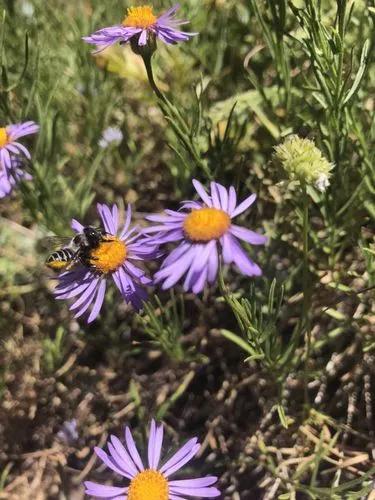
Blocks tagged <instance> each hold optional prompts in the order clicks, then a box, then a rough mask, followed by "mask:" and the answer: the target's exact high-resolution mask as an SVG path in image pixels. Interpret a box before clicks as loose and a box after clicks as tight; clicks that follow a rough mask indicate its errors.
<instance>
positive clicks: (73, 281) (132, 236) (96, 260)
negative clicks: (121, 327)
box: [54, 204, 155, 323]
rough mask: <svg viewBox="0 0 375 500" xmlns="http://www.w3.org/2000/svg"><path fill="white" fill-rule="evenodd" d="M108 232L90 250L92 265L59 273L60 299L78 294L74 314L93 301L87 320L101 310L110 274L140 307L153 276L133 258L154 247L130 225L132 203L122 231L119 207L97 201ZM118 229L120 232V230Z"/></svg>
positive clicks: (144, 257)
mask: <svg viewBox="0 0 375 500" xmlns="http://www.w3.org/2000/svg"><path fill="white" fill-rule="evenodd" d="M97 209H98V213H99V215H100V218H101V219H102V222H103V226H104V230H105V231H106V234H105V236H104V240H105V241H103V242H102V243H100V245H99V246H98V247H97V248H95V249H94V250H91V252H90V265H92V267H88V266H85V265H81V264H79V265H78V266H76V267H74V269H73V270H71V271H66V272H63V273H62V274H61V275H60V276H59V277H58V279H59V284H58V285H57V287H56V289H55V291H54V294H55V296H56V298H57V299H71V298H73V297H74V298H75V302H74V303H73V304H72V305H71V307H70V309H71V310H72V311H76V314H75V317H76V318H78V317H79V316H82V315H83V314H84V313H86V311H87V310H88V309H89V307H90V306H91V305H92V309H91V312H90V314H89V316H88V319H87V322H88V323H91V322H92V321H93V320H94V319H95V318H96V317H97V316H98V314H99V312H100V309H101V307H102V304H103V300H104V295H105V291H106V286H107V278H108V277H112V278H113V281H114V282H115V284H116V286H117V288H118V289H119V290H120V292H121V295H122V296H123V298H124V299H125V301H126V302H130V303H131V304H132V305H133V307H134V308H135V309H137V310H139V309H140V308H141V307H142V301H143V300H145V299H146V298H147V293H146V291H145V290H144V287H145V286H146V285H149V284H150V283H151V279H150V278H149V277H148V276H146V274H145V272H144V271H143V270H142V269H140V268H139V267H137V266H135V265H134V264H133V262H132V261H134V260H135V261H143V260H147V259H149V258H152V257H153V255H154V250H155V249H154V248H153V247H151V246H150V245H147V244H145V243H144V238H141V234H140V232H139V230H138V228H137V227H132V228H131V227H130V222H131V207H130V205H129V206H128V210H127V212H126V216H125V224H124V226H123V228H122V229H121V231H120V232H119V210H118V207H117V206H116V205H113V207H112V210H110V208H109V207H108V206H107V205H100V204H98V205H97ZM72 228H73V229H74V230H75V231H76V232H77V233H81V232H82V231H83V228H84V226H83V225H82V224H80V223H79V222H78V221H76V220H74V219H73V221H72ZM118 233H119V234H118Z"/></svg>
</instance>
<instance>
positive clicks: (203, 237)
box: [184, 208, 230, 241]
mask: <svg viewBox="0 0 375 500" xmlns="http://www.w3.org/2000/svg"><path fill="white" fill-rule="evenodd" d="M229 227H230V217H229V215H228V214H227V213H226V212H224V210H219V209H218V208H199V209H197V210H192V211H191V213H190V214H189V215H188V216H187V217H186V218H185V220H184V231H185V234H186V236H187V237H188V238H189V239H190V240H192V241H210V240H216V239H218V238H220V237H221V236H223V234H224V233H226V231H228V229H229Z"/></svg>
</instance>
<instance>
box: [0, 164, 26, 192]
mask: <svg viewBox="0 0 375 500" xmlns="http://www.w3.org/2000/svg"><path fill="white" fill-rule="evenodd" d="M31 179H32V176H31V175H30V174H29V173H27V172H25V170H24V169H23V163H22V161H21V160H20V159H19V158H13V159H12V167H11V168H1V166H0V198H4V197H5V196H9V195H10V193H11V192H12V190H13V188H14V187H15V186H16V185H17V184H18V183H19V182H20V181H30V180H31Z"/></svg>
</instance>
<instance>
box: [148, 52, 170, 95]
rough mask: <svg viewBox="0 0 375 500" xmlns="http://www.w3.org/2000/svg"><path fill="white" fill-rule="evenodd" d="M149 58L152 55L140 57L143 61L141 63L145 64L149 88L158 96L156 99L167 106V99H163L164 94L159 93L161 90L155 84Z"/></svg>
mask: <svg viewBox="0 0 375 500" xmlns="http://www.w3.org/2000/svg"><path fill="white" fill-rule="evenodd" d="M151 57H152V55H145V56H142V59H143V62H144V64H145V67H146V71H147V78H148V81H149V82H150V85H151V88H152V90H153V91H154V92H155V94H156V95H157V96H158V98H159V99H160V100H161V101H163V102H164V103H165V104H167V99H166V98H165V96H164V94H163V93H162V92H161V90H160V89H159V88H158V86H157V85H156V83H155V79H154V73H153V71H152V64H151Z"/></svg>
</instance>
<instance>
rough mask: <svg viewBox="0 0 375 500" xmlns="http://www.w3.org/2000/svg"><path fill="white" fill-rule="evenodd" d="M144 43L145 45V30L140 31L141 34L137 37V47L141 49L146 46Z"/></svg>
mask: <svg viewBox="0 0 375 500" xmlns="http://www.w3.org/2000/svg"><path fill="white" fill-rule="evenodd" d="M146 43H147V30H142V33H141V34H140V36H139V40H138V45H140V46H141V47H142V46H143V45H146Z"/></svg>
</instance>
